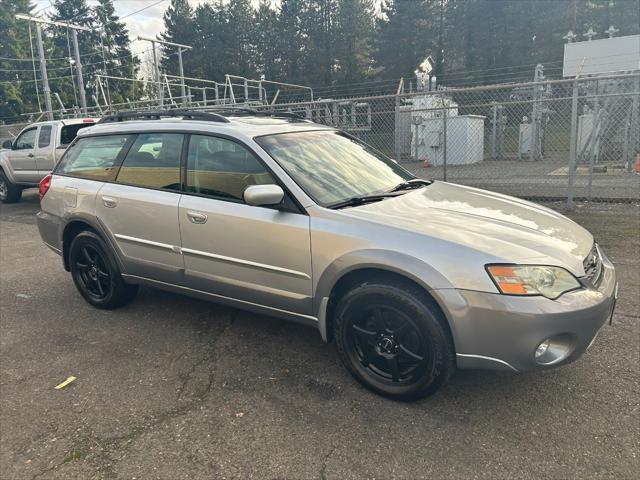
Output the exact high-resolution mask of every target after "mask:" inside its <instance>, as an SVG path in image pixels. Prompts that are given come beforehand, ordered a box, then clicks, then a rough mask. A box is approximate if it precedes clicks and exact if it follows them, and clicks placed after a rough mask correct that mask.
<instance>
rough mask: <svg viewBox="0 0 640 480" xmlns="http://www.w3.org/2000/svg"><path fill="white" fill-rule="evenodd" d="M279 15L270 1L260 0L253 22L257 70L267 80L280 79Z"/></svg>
mask: <svg viewBox="0 0 640 480" xmlns="http://www.w3.org/2000/svg"><path fill="white" fill-rule="evenodd" d="M279 35H280V32H278V13H277V12H276V11H275V10H274V8H273V6H272V5H271V1H270V0H260V4H259V5H258V8H257V9H256V12H255V14H254V21H253V38H254V43H255V59H254V63H255V64H256V69H257V71H258V73H259V74H263V75H264V76H265V77H266V78H267V79H269V80H274V79H278V78H280V75H281V65H282V59H281V56H280V50H281V49H280V48H279V47H280V44H281V41H279V40H280V39H279Z"/></svg>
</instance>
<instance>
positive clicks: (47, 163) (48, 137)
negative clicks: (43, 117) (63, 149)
mask: <svg viewBox="0 0 640 480" xmlns="http://www.w3.org/2000/svg"><path fill="white" fill-rule="evenodd" d="M55 130H56V127H55V126H54V125H41V126H40V130H39V131H38V140H37V142H36V145H35V151H34V154H35V160H36V169H37V170H38V177H39V178H42V177H44V176H45V175H46V174H47V173H49V172H50V171H51V170H53V167H54V166H55V164H54V162H53V159H54V149H55V145H54V144H55V142H54V141H53V138H54V134H55Z"/></svg>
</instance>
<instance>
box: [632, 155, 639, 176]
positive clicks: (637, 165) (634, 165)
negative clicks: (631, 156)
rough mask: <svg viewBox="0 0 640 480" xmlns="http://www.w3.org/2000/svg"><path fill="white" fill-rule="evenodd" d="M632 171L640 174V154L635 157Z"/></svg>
mask: <svg viewBox="0 0 640 480" xmlns="http://www.w3.org/2000/svg"><path fill="white" fill-rule="evenodd" d="M633 171H634V172H636V173H640V153H639V154H638V155H636V163H634V164H633Z"/></svg>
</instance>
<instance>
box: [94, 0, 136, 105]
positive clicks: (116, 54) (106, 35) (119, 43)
mask: <svg viewBox="0 0 640 480" xmlns="http://www.w3.org/2000/svg"><path fill="white" fill-rule="evenodd" d="M95 19H96V28H97V29H99V30H100V32H101V34H102V42H103V43H102V46H103V47H104V59H105V61H104V63H105V64H106V71H107V72H108V74H109V75H111V76H115V77H126V78H135V77H136V75H137V72H138V66H139V64H140V60H139V59H138V57H134V56H133V55H132V54H131V48H130V47H129V34H128V32H127V28H126V26H125V24H124V22H122V21H120V20H119V18H118V16H117V15H116V12H115V8H114V6H113V0H98V5H96V7H95ZM139 87H140V86H139V85H136V83H135V82H127V81H124V80H123V81H118V80H116V81H110V94H111V100H112V102H114V103H123V102H125V101H126V99H127V98H128V99H130V100H134V99H135V98H137V96H138V95H139V94H140V92H139V90H138V89H139Z"/></svg>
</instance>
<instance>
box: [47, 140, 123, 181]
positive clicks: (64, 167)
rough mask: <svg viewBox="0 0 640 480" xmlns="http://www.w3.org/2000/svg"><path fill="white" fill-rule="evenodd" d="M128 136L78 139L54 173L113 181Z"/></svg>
mask: <svg viewBox="0 0 640 480" xmlns="http://www.w3.org/2000/svg"><path fill="white" fill-rule="evenodd" d="M129 137H130V136H129V135H105V136H100V137H86V138H80V139H79V140H78V141H77V142H76V143H74V144H73V145H72V146H70V147H69V149H68V150H67V151H66V152H65V154H64V156H63V157H62V160H60V163H59V164H58V168H56V171H55V173H58V174H62V175H71V176H74V177H82V178H89V179H95V180H113V178H114V177H115V174H116V170H117V168H118V167H117V165H116V160H117V159H118V156H119V155H120V152H121V151H122V149H123V148H124V146H125V145H126V143H127V140H129Z"/></svg>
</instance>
